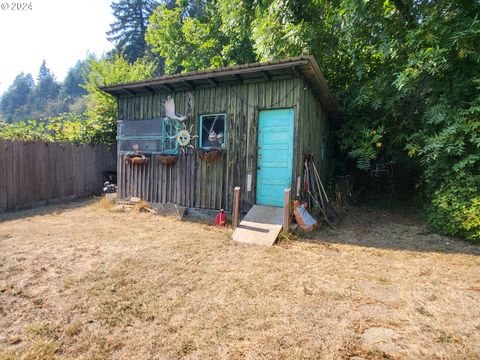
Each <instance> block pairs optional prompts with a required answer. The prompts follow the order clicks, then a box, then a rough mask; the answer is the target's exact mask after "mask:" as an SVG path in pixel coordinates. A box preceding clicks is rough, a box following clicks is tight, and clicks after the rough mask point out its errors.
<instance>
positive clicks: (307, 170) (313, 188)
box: [303, 154, 340, 228]
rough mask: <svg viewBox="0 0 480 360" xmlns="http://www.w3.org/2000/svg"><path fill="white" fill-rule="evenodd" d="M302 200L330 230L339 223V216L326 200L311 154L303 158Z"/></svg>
mask: <svg viewBox="0 0 480 360" xmlns="http://www.w3.org/2000/svg"><path fill="white" fill-rule="evenodd" d="M303 198H304V200H305V201H306V204H308V206H309V208H310V209H312V210H316V211H317V212H319V213H320V214H321V216H322V217H323V219H324V220H325V222H326V223H327V224H328V225H329V226H330V227H331V228H335V225H338V224H339V223H340V216H339V215H338V213H337V211H336V210H335V208H334V207H333V205H332V203H331V202H330V199H329V198H328V195H327V192H326V191H325V187H324V186H323V183H322V179H321V178H320V174H319V172H318V170H317V167H316V165H315V162H314V161H313V155H312V154H307V155H305V158H304V171H303Z"/></svg>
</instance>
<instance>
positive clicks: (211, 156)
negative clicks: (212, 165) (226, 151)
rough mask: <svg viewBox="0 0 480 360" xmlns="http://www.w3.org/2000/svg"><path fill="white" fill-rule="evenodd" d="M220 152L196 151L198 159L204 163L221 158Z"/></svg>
mask: <svg viewBox="0 0 480 360" xmlns="http://www.w3.org/2000/svg"><path fill="white" fill-rule="evenodd" d="M222 152H223V151H222V150H218V149H212V150H197V153H198V157H199V158H200V159H202V160H204V161H206V162H213V161H215V160H217V159H220V158H221V157H222Z"/></svg>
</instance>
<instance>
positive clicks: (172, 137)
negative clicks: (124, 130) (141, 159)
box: [117, 118, 179, 155]
mask: <svg viewBox="0 0 480 360" xmlns="http://www.w3.org/2000/svg"><path fill="white" fill-rule="evenodd" d="M159 120H161V121H162V133H161V134H158V133H157V134H153V135H123V136H120V135H117V141H128V140H133V141H139V140H154V141H161V142H162V150H161V151H142V153H144V154H154V155H177V154H178V150H179V149H178V142H177V135H178V126H177V120H172V119H169V118H161V119H159ZM121 121H135V120H121ZM168 125H170V126H171V127H173V128H174V129H175V132H174V135H172V133H171V132H170V133H169V135H167V126H168ZM167 140H170V141H171V142H173V144H175V147H174V148H171V149H168V150H165V147H166V145H165V144H166V142H167ZM120 153H121V154H125V155H129V154H134V153H135V152H134V151H120Z"/></svg>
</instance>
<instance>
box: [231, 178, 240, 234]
mask: <svg viewBox="0 0 480 360" xmlns="http://www.w3.org/2000/svg"><path fill="white" fill-rule="evenodd" d="M239 217H240V186H236V187H235V189H233V205H232V227H233V228H234V229H235V228H236V227H237V226H238V223H239Z"/></svg>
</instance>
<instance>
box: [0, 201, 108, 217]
mask: <svg viewBox="0 0 480 360" xmlns="http://www.w3.org/2000/svg"><path fill="white" fill-rule="evenodd" d="M97 200H98V197H97V198H94V197H90V198H86V197H83V198H76V199H71V200H68V201H64V202H61V203H59V202H55V203H47V204H45V205H40V206H36V207H32V208H28V209H22V210H15V211H8V212H3V213H0V222H3V221H10V220H17V219H24V218H28V217H32V216H41V215H47V214H48V215H51V214H60V213H62V212H64V211H67V210H72V209H77V208H81V207H84V206H87V205H91V204H93V203H94V202H95V201H97Z"/></svg>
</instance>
